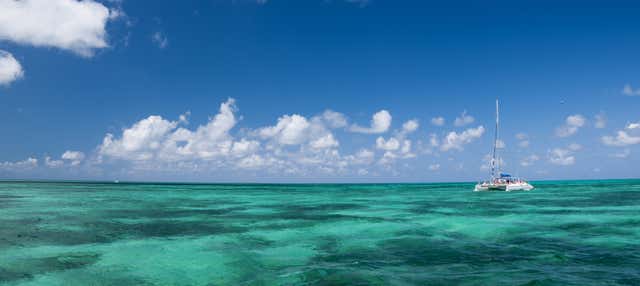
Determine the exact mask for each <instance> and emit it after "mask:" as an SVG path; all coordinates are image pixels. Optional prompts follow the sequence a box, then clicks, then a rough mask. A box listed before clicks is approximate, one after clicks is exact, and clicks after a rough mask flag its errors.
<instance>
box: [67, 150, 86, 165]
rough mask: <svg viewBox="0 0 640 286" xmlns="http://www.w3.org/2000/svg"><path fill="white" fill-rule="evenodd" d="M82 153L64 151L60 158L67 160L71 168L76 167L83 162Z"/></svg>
mask: <svg viewBox="0 0 640 286" xmlns="http://www.w3.org/2000/svg"><path fill="white" fill-rule="evenodd" d="M84 157H85V156H84V153H82V152H80V151H69V150H67V151H65V152H64V153H63V154H62V156H61V158H62V159H63V160H67V161H70V162H71V166H77V165H79V164H80V163H81V162H82V160H84Z"/></svg>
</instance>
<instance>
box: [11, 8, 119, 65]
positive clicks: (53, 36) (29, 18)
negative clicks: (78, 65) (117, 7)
mask: <svg viewBox="0 0 640 286" xmlns="http://www.w3.org/2000/svg"><path fill="white" fill-rule="evenodd" d="M0 11H2V12H1V13H0V39H2V40H8V41H12V42H15V43H18V44H23V45H32V46H36V47H54V48H58V49H62V50H67V51H71V52H73V53H76V54H78V55H81V56H85V57H90V56H92V55H93V54H94V52H95V50H97V49H101V48H105V47H107V46H108V44H107V41H106V36H107V32H106V30H105V28H106V24H107V22H108V21H109V20H111V19H114V18H116V17H115V15H116V14H119V13H120V12H119V11H111V10H109V8H107V7H105V6H104V5H103V4H101V3H98V2H95V1H92V0H84V1H77V0H22V1H14V0H0Z"/></svg>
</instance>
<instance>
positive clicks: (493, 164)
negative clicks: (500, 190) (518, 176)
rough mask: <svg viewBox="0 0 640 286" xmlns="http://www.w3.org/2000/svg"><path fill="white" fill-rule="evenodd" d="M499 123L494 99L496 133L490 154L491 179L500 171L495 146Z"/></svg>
mask: <svg viewBox="0 0 640 286" xmlns="http://www.w3.org/2000/svg"><path fill="white" fill-rule="evenodd" d="M499 122H500V115H499V113H498V99H496V131H495V133H494V136H493V152H492V154H491V178H492V179H495V178H496V170H498V172H499V170H500V162H499V161H498V160H497V158H496V156H497V147H498V146H497V145H498V125H499Z"/></svg>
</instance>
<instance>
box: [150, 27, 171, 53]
mask: <svg viewBox="0 0 640 286" xmlns="http://www.w3.org/2000/svg"><path fill="white" fill-rule="evenodd" d="M151 41H152V42H153V43H154V44H156V46H158V48H161V49H164V48H166V47H167V46H168V45H169V39H167V35H165V34H164V33H162V32H159V31H156V32H154V33H153V34H151Z"/></svg>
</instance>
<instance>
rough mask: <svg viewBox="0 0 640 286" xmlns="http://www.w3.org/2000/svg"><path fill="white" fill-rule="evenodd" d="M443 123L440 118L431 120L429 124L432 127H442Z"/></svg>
mask: <svg viewBox="0 0 640 286" xmlns="http://www.w3.org/2000/svg"><path fill="white" fill-rule="evenodd" d="M444 122H445V120H444V117H442V116H438V117H434V118H431V124H432V125H434V126H442V125H444Z"/></svg>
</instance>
